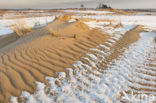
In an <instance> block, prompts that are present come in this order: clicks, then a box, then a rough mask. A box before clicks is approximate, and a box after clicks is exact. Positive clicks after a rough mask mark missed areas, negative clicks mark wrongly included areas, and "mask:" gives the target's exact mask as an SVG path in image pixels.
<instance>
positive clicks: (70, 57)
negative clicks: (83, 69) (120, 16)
mask: <svg viewBox="0 0 156 103" xmlns="http://www.w3.org/2000/svg"><path fill="white" fill-rule="evenodd" d="M49 27H50V28H53V31H54V32H55V34H57V36H56V35H55V36H54V35H50V33H49V32H48V30H47V29H48V28H47V27H44V28H40V29H38V30H34V31H33V32H32V34H30V35H29V36H25V37H22V38H20V39H18V40H17V41H15V42H12V43H10V44H8V45H7V46H5V47H4V48H1V49H0V52H1V54H0V78H1V79H0V102H1V103H8V102H9V98H10V96H11V95H14V96H19V95H20V94H21V91H23V90H26V91H29V92H30V93H32V92H33V91H35V89H36V86H35V81H41V82H43V81H44V77H45V76H54V77H55V76H56V75H57V72H60V71H65V70H64V69H65V67H70V64H72V63H73V62H74V61H75V60H78V59H80V57H82V56H83V55H84V53H85V52H87V50H88V49H89V48H92V47H95V46H97V45H98V44H100V43H102V42H104V41H105V40H106V39H107V38H109V36H107V35H103V34H102V33H101V32H100V31H98V30H96V29H94V30H89V28H88V27H87V26H86V25H85V24H83V23H82V22H81V21H77V22H74V23H68V22H67V21H66V19H65V18H58V19H56V20H55V21H54V22H53V23H52V24H50V25H49Z"/></svg>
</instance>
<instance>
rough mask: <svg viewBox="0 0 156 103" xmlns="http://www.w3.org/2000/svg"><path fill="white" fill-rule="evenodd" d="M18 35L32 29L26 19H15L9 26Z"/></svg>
mask: <svg viewBox="0 0 156 103" xmlns="http://www.w3.org/2000/svg"><path fill="white" fill-rule="evenodd" d="M10 28H11V29H12V30H13V31H14V32H15V33H16V34H17V35H18V36H19V37H21V36H23V35H24V34H25V33H27V32H31V31H32V29H31V27H30V26H29V24H28V23H27V22H26V21H23V20H17V21H16V23H15V24H13V25H12V26H11V27H10Z"/></svg>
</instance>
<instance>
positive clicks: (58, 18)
mask: <svg viewBox="0 0 156 103" xmlns="http://www.w3.org/2000/svg"><path fill="white" fill-rule="evenodd" d="M70 19H72V16H71V15H64V16H61V17H56V20H63V21H68V20H70Z"/></svg>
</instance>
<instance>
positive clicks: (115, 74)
mask: <svg viewBox="0 0 156 103" xmlns="http://www.w3.org/2000/svg"><path fill="white" fill-rule="evenodd" d="M95 12H96V11H95ZM112 12H113V11H112ZM114 12H115V11H114ZM70 14H72V13H70ZM80 14H81V13H80ZM84 14H85V13H84ZM119 14H120V13H119ZM119 14H118V15H119ZM121 14H122V13H121ZM124 15H126V14H124ZM103 16H104V18H102V17H101V16H99V17H97V16H96V15H94V16H91V15H90V16H87V15H86V16H85V15H83V12H82V16H80V15H79V16H75V17H74V18H75V19H74V18H73V17H72V15H65V16H60V17H56V19H55V20H54V21H53V22H52V23H50V24H48V25H47V26H45V27H40V28H36V29H33V30H32V32H28V33H27V34H25V35H24V36H23V37H19V36H17V35H16V34H15V33H12V34H11V35H8V36H5V37H4V36H2V37H0V103H10V97H11V96H14V97H15V98H14V97H12V98H11V101H12V102H13V103H14V101H18V102H19V103H21V102H23V101H24V102H25V101H26V100H29V99H33V100H34V101H35V100H36V101H37V100H39V101H44V102H45V103H51V102H52V101H53V102H62V101H65V102H67V103H68V102H69V101H70V102H71V101H73V102H75V101H80V103H81V102H88V103H90V102H91V101H92V102H102V103H108V102H113V100H114V97H115V93H119V94H121V90H128V89H130V90H134V91H135V92H138V91H143V92H144V93H145V92H147V93H152V92H153V91H154V92H155V85H154V84H155V81H154V82H153V81H152V82H150V81H148V80H151V78H154V79H155V65H156V64H155V60H156V59H155V51H154V50H155V47H154V46H155V44H154V42H153V41H152V40H153V37H152V39H151V38H150V36H149V37H147V38H144V36H143V37H141V33H142V32H144V31H145V30H146V29H149V28H150V26H151V25H153V22H152V21H151V22H150V23H148V22H147V21H149V19H148V18H147V17H146V16H145V17H144V18H143V19H142V20H140V21H139V22H137V23H136V25H134V22H135V20H138V18H137V19H136V18H133V17H131V16H129V15H128V16H123V15H122V16H123V22H122V21H121V20H118V19H119V18H118V16H117V17H116V15H114V18H115V19H114V18H113V16H112V15H106V16H105V15H103ZM82 17H84V18H83V19H82ZM110 17H112V18H110ZM137 17H138V16H137ZM88 18H90V19H88ZM98 18H99V19H98ZM108 18H110V19H108ZM127 18H128V19H127ZM132 18H133V19H132ZM151 18H152V20H154V19H153V18H154V17H151ZM97 19H98V20H97ZM129 20H131V21H129ZM119 21H120V23H119ZM142 22H143V23H142ZM122 23H124V24H122ZM119 24H120V25H119ZM127 24H128V25H127ZM142 24H149V25H144V26H145V27H149V28H145V27H144V26H142ZM151 28H153V27H151ZM148 32H149V31H148ZM143 34H144V33H143ZM145 34H146V33H145ZM147 34H148V33H147ZM145 36H146V35H145ZM150 39H151V41H150ZM146 42H147V43H146ZM144 45H145V47H144ZM150 49H151V51H150ZM135 56H137V57H135ZM143 62H146V63H143ZM122 64H123V65H122ZM130 67H132V70H131V68H130ZM141 67H142V68H141ZM138 68H140V69H138ZM146 68H149V69H148V70H149V71H148V70H146ZM121 69H122V70H121ZM134 74H135V75H134ZM143 74H144V75H143ZM133 76H134V77H135V78H137V79H136V83H134V82H133V81H134V79H135V78H133ZM144 76H145V78H143V77H144ZM122 80H123V81H124V82H122ZM37 81H38V82H37ZM122 83H123V84H122ZM133 84H134V85H133ZM148 86H151V88H147V87H148ZM50 87H51V88H52V90H51V91H50ZM153 87H154V88H153ZM125 88H126V89H125ZM127 88H128V89H127ZM98 89H99V90H98ZM23 91H24V92H23ZM40 92H41V93H43V94H44V96H45V97H46V99H47V100H46V99H45V98H42V94H40ZM21 93H22V94H21ZM30 93H31V94H30ZM36 95H37V96H36ZM19 96H21V97H19ZM59 96H60V97H59ZM117 96H119V95H117ZM16 97H17V98H16ZM40 97H41V98H40ZM104 98H105V99H104ZM16 99H17V100H16ZM115 99H116V98H115ZM48 100H51V101H50V102H49V101H48ZM29 102H30V103H31V101H29ZM119 102H121V101H119ZM16 103H17V102H16Z"/></svg>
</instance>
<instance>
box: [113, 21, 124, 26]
mask: <svg viewBox="0 0 156 103" xmlns="http://www.w3.org/2000/svg"><path fill="white" fill-rule="evenodd" d="M120 27H123V24H122V22H121V20H120V22H119V23H118V24H117V25H115V26H114V28H120Z"/></svg>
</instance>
